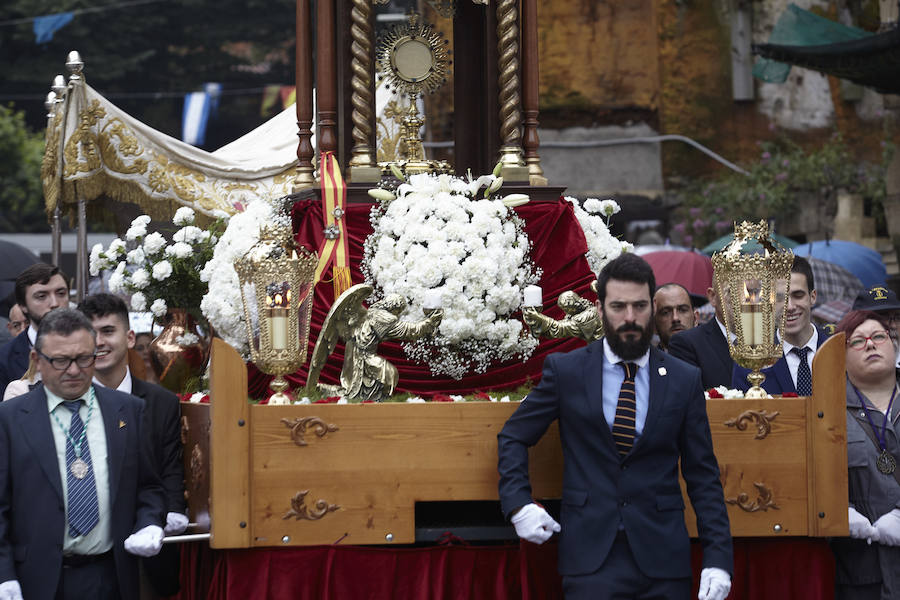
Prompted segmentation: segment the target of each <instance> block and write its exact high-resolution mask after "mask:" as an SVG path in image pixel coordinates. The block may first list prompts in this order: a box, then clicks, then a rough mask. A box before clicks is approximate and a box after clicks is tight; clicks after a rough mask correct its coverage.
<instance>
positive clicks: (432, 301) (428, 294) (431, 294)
mask: <svg viewBox="0 0 900 600" xmlns="http://www.w3.org/2000/svg"><path fill="white" fill-rule="evenodd" d="M442 296H443V294H441V291H440V290H425V299H424V300H423V302H422V308H424V309H425V310H428V309H435V308H440V307H441V300H442Z"/></svg>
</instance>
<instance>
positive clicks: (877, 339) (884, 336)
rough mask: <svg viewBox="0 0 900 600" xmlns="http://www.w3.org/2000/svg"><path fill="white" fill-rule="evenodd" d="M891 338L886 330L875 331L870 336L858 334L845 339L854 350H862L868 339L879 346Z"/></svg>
mask: <svg viewBox="0 0 900 600" xmlns="http://www.w3.org/2000/svg"><path fill="white" fill-rule="evenodd" d="M889 339H891V336H890V335H889V334H888V332H887V331H876V332H875V333H873V334H872V335H870V336H864V335H858V336H856V337H852V338H850V339H849V340H848V341H847V345H848V346H850V347H851V348H853V349H854V350H862V349H863V348H865V347H866V345H867V344H866V343H867V342H868V341H869V340H872V343H873V344H875V345H876V346H880V345H881V344H883V343H885V342H886V341H888V340H889Z"/></svg>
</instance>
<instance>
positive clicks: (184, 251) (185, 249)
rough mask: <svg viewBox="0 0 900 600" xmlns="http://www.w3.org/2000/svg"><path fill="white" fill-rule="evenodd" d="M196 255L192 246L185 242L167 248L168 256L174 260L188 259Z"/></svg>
mask: <svg viewBox="0 0 900 600" xmlns="http://www.w3.org/2000/svg"><path fill="white" fill-rule="evenodd" d="M193 253H194V249H193V248H191V245H190V244H185V243H184V242H175V243H174V244H172V245H171V246H167V247H166V256H170V257H174V258H188V257H189V256H191V255H192V254H193Z"/></svg>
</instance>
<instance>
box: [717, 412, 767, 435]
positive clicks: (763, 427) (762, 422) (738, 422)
mask: <svg viewBox="0 0 900 600" xmlns="http://www.w3.org/2000/svg"><path fill="white" fill-rule="evenodd" d="M777 416H778V411H777V410H776V411H775V412H773V413H771V414H770V413H767V412H766V411H764V410H745V411H744V412H742V413H741V414H740V415H738V416H737V417H735V418H734V419H730V420H728V421H725V425H726V426H727V427H736V428H737V429H738V431H744V430H746V429H747V423H748V422H749V421H753V422H754V423H756V435H755V436H753V439H756V440H761V439H763V438H765V437H766V436H767V435H769V434H770V433H771V432H772V421H774V420H775V417H777Z"/></svg>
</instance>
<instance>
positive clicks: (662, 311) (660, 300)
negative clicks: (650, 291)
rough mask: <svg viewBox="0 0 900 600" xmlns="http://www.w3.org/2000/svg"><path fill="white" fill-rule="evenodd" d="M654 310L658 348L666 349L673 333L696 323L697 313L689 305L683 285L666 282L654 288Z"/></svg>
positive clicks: (688, 295) (688, 296) (687, 295)
mask: <svg viewBox="0 0 900 600" xmlns="http://www.w3.org/2000/svg"><path fill="white" fill-rule="evenodd" d="M653 303H654V304H655V305H656V312H654V313H653V319H654V321H655V322H656V333H657V334H658V335H659V349H660V350H664V351H665V350H668V347H669V340H670V339H671V338H672V336H673V335H675V334H676V333H678V332H679V331H684V330H685V329H691V328H693V327H694V325H696V324H697V319H698V317H699V315H698V313H697V311H696V310H694V308H693V307H692V306H691V296H690V294H688V291H687V290H686V289H685V288H684V286H682V285H680V284H678V283H667V284H665V285H661V286H659V287H658V288H656V293H655V294H654V295H653Z"/></svg>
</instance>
